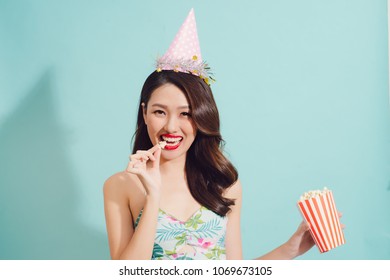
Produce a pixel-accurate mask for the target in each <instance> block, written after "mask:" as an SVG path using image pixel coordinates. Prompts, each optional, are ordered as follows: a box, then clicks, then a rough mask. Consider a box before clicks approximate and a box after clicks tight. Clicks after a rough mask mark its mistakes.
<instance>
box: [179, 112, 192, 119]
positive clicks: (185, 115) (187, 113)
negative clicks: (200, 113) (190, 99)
mask: <svg viewBox="0 0 390 280" xmlns="http://www.w3.org/2000/svg"><path fill="white" fill-rule="evenodd" d="M181 115H182V116H184V117H187V118H190V117H191V113H190V112H182V113H181Z"/></svg>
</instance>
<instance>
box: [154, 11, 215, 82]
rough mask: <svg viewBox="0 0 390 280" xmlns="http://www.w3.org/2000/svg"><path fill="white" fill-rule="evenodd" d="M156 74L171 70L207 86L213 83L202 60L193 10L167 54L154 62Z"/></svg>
mask: <svg viewBox="0 0 390 280" xmlns="http://www.w3.org/2000/svg"><path fill="white" fill-rule="evenodd" d="M156 69H157V72H161V71H163V70H173V71H175V72H183V73H188V74H192V75H196V76H199V77H200V78H202V79H203V80H204V81H205V82H206V83H207V84H210V81H214V78H213V77H212V73H211V72H210V67H209V66H208V64H207V63H206V62H205V61H203V60H202V54H201V51H200V45H199V38H198V32H197V28H196V20H195V13H194V9H191V10H190V12H189V14H188V16H187V18H186V19H185V21H184V22H183V24H182V26H181V27H180V29H179V32H178V33H177V34H176V36H175V39H174V40H173V41H172V43H171V45H170V46H169V48H168V50H167V52H166V53H165V54H164V55H163V56H162V57H160V58H158V59H157V62H156Z"/></svg>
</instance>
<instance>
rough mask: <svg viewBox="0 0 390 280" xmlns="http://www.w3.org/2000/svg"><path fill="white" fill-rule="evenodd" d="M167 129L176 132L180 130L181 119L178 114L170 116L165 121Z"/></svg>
mask: <svg viewBox="0 0 390 280" xmlns="http://www.w3.org/2000/svg"><path fill="white" fill-rule="evenodd" d="M165 130H166V131H167V132H169V133H174V132H177V131H178V130H179V120H178V119H177V117H176V116H173V115H171V116H169V118H168V119H167V122H166V123H165Z"/></svg>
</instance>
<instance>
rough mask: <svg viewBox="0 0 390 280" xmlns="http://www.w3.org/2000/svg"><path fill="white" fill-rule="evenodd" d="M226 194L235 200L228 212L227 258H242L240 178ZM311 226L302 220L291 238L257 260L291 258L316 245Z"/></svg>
mask: <svg viewBox="0 0 390 280" xmlns="http://www.w3.org/2000/svg"><path fill="white" fill-rule="evenodd" d="M225 196H226V197H227V198H230V199H234V200H235V204H234V205H233V206H231V211H230V212H229V213H228V214H227V217H228V223H227V230H226V239H225V246H226V259H228V260H240V259H242V258H243V256H242V243H241V225H240V214H241V205H242V187H241V183H240V181H239V180H237V182H235V183H234V184H233V185H232V186H231V187H230V188H229V189H228V190H227V191H226V194H225ZM308 229H309V227H308V226H307V225H306V223H305V222H302V223H301V224H300V225H299V227H298V229H297V230H296V232H295V233H294V234H293V235H292V236H291V238H290V239H289V240H288V241H287V242H285V243H284V244H282V245H280V246H279V247H277V248H276V249H274V250H272V251H271V252H269V253H267V254H265V255H263V256H261V257H258V258H256V259H257V260H267V259H268V260H289V259H294V258H296V257H298V256H300V255H302V254H304V253H306V252H307V251H308V250H309V249H310V248H311V247H313V245H314V241H313V239H312V237H311V235H310V232H309V230H308Z"/></svg>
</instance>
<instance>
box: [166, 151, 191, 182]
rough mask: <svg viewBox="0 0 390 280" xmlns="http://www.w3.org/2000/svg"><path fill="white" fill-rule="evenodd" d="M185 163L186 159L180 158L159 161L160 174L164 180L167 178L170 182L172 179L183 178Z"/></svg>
mask: <svg viewBox="0 0 390 280" xmlns="http://www.w3.org/2000/svg"><path fill="white" fill-rule="evenodd" d="M185 163H186V157H185V156H183V157H180V158H176V159H172V160H164V159H163V158H161V159H160V173H161V176H162V177H163V178H164V177H165V178H169V179H170V180H172V179H174V178H183V175H184V173H185V169H184V168H185Z"/></svg>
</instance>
